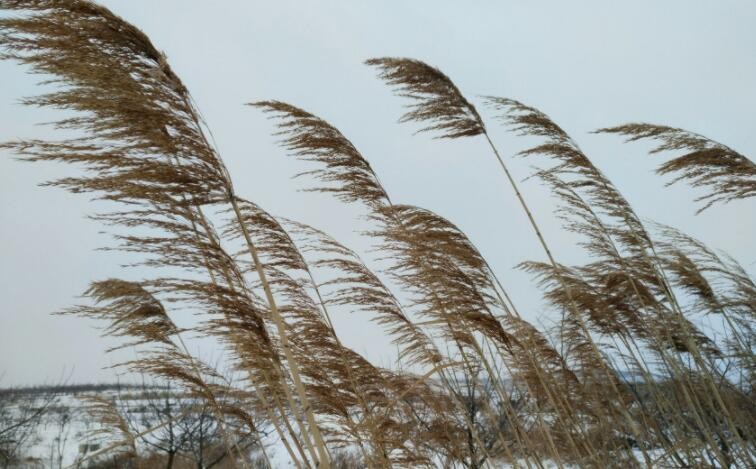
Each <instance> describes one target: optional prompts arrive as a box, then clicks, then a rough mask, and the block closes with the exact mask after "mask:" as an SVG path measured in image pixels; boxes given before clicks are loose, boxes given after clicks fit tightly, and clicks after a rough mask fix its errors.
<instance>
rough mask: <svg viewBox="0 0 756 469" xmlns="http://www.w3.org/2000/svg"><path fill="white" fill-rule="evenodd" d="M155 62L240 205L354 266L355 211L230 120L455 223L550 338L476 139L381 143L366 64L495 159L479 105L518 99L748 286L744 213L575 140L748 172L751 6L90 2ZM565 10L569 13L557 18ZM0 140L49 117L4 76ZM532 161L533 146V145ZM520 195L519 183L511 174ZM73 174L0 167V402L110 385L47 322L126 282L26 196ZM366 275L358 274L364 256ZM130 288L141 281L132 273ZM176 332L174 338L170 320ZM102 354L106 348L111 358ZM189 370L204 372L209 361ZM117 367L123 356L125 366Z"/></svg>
mask: <svg viewBox="0 0 756 469" xmlns="http://www.w3.org/2000/svg"><path fill="white" fill-rule="evenodd" d="M101 3H103V4H104V5H106V6H108V7H109V8H111V9H113V10H114V11H115V12H116V13H118V14H120V15H122V16H123V17H125V18H126V19H127V20H128V21H130V22H132V23H134V24H135V25H137V26H138V27H140V28H141V29H143V30H144V31H145V32H146V33H147V34H148V35H149V36H150V37H151V38H152V40H153V42H154V43H155V44H156V46H157V47H158V48H160V49H162V50H164V51H165V52H166V54H167V56H168V59H169V61H170V63H171V65H172V67H173V68H174V70H175V71H176V72H177V73H178V74H179V75H180V76H181V78H182V79H183V81H184V82H185V84H186V85H187V86H188V87H189V88H190V90H191V91H192V93H193V95H194V97H195V99H196V101H197V102H198V103H199V106H200V108H201V111H202V112H203V113H204V115H205V117H206V119H207V121H208V123H209V125H210V127H211V128H212V130H213V133H214V135H215V138H216V140H217V144H218V147H219V149H220V151H221V154H222V156H223V158H224V160H225V162H226V164H227V166H228V167H229V170H230V172H231V174H232V176H233V178H234V183H235V185H236V187H237V190H238V192H239V193H240V194H242V195H243V196H244V197H246V198H249V199H252V200H254V201H256V202H258V203H259V204H261V205H262V206H263V207H264V208H266V209H267V210H268V211H270V212H271V213H274V214H277V215H282V216H286V217H289V218H293V219H296V220H300V221H303V222H305V223H309V224H312V225H314V226H316V227H319V228H321V229H324V230H326V231H328V232H330V233H331V234H333V235H334V236H335V237H337V238H338V239H339V240H341V241H342V242H344V243H345V244H347V245H349V246H351V247H353V248H357V249H358V250H361V251H363V252H364V250H365V249H368V248H369V247H370V245H371V242H370V240H368V239H365V238H363V237H361V236H360V235H359V233H358V232H359V231H360V230H362V229H365V228H366V227H367V225H365V223H364V221H363V220H362V219H361V218H360V217H361V215H364V213H365V212H364V211H362V210H361V209H360V208H359V207H357V206H345V205H343V204H340V203H338V202H336V201H334V200H333V199H331V198H330V197H328V196H327V195H321V194H311V193H305V192H297V191H296V189H298V188H302V187H305V186H306V184H307V181H305V180H295V181H292V180H291V179H290V177H291V176H292V175H293V174H294V173H296V172H298V171H300V170H302V168H303V166H302V165H301V164H298V163H297V162H296V161H294V160H292V159H290V158H287V157H286V156H285V153H284V151H283V150H282V149H280V148H279V147H277V146H276V145H275V143H274V138H273V137H271V136H270V133H271V131H272V130H273V128H272V123H271V122H270V121H268V120H267V119H266V118H265V117H263V116H261V115H260V113H259V112H258V111H256V110H254V109H252V108H249V107H246V106H243V103H245V102H249V101H254V100H259V99H279V100H282V101H287V102H290V103H292V104H295V105H297V106H299V107H302V108H304V109H306V110H309V111H310V112H313V113H315V114H317V115H319V116H321V117H323V118H325V119H326V120H328V121H330V122H331V123H332V124H334V125H335V126H336V127H338V128H340V129H341V131H342V132H343V133H344V134H345V135H346V136H347V137H349V138H350V139H351V140H352V141H353V142H354V143H355V145H356V146H357V147H358V148H359V149H360V150H361V151H362V153H363V155H364V156H365V157H366V158H368V159H369V160H370V162H371V164H372V165H373V166H374V168H375V170H376V172H377V174H378V176H379V177H380V178H381V181H382V182H383V183H384V185H385V186H386V187H387V189H388V191H389V193H390V195H391V196H392V198H393V199H394V200H395V201H397V202H401V203H412V204H415V205H419V206H422V207H425V208H429V209H432V210H434V211H436V212H438V213H439V214H441V215H443V216H445V217H447V218H449V219H450V220H452V221H453V222H455V223H457V224H458V225H459V226H460V227H461V228H462V229H463V230H464V231H465V232H466V233H467V234H468V235H469V237H470V238H471V239H472V240H473V242H474V243H476V245H477V246H478V247H479V249H480V250H481V251H482V252H483V254H484V255H485V256H486V257H487V258H488V259H489V262H490V263H491V264H492V265H493V267H494V269H495V270H496V271H497V274H498V275H499V277H500V278H501V279H502V281H503V282H504V283H505V286H507V288H508V289H509V290H510V291H511V292H512V296H514V300H515V302H516V303H517V304H518V306H519V308H520V309H521V310H527V311H528V316H529V317H530V318H532V319H534V320H536V319H538V320H541V321H545V322H547V321H548V315H547V314H546V313H547V312H546V310H545V309H544V308H543V307H542V305H541V303H540V301H539V295H538V293H537V291H536V290H535V289H534V288H533V286H532V282H531V280H530V279H529V278H528V277H527V276H526V275H525V274H523V273H521V272H518V271H515V270H513V266H514V265H516V264H517V263H518V262H521V261H523V260H526V259H537V260H540V259H542V258H543V255H542V253H541V251H540V250H539V248H538V245H537V244H536V242H535V240H534V239H533V236H532V232H531V229H530V227H529V226H528V225H527V224H526V220H525V218H524V216H523V215H522V213H521V210H520V208H519V206H517V205H516V200H515V199H514V197H513V194H512V191H511V189H510V188H509V187H508V185H507V184H506V183H505V180H504V179H503V176H502V174H501V173H500V171H499V169H498V167H497V165H496V162H495V160H494V159H493V157H492V155H491V154H490V152H489V150H488V149H487V148H486V147H485V145H484V142H483V141H481V139H480V138H474V139H460V140H457V141H453V142H448V141H439V140H432V139H431V138H430V136H429V135H425V134H422V135H415V136H413V131H414V130H416V129H415V128H413V127H412V126H409V125H399V124H397V123H396V121H397V119H398V117H399V116H400V114H401V112H402V109H401V106H402V104H403V102H402V101H401V100H400V99H399V98H396V97H393V96H392V95H391V93H390V91H389V90H388V89H387V88H386V87H385V86H384V85H383V84H382V83H381V82H379V81H378V80H377V79H376V78H375V75H374V71H373V70H371V69H369V68H367V67H366V66H364V65H362V61H363V60H365V59H367V58H370V57H375V56H387V55H391V56H407V57H414V58H418V59H421V60H424V61H426V62H428V63H430V64H432V65H435V66H438V67H439V68H441V69H442V70H443V71H444V72H446V73H447V74H448V75H449V76H450V77H451V78H452V79H453V80H454V81H455V82H456V83H457V85H458V86H459V88H460V89H461V90H462V92H463V93H465V94H466V95H467V96H468V97H469V98H471V99H472V100H473V101H474V102H475V103H476V104H478V107H479V108H480V109H481V110H482V111H483V115H484V118H486V119H487V122H488V126H489V128H491V130H492V134H493V138H494V140H495V143H496V144H497V145H498V147H499V149H500V151H502V153H503V154H504V155H505V157H506V158H509V156H510V155H512V154H513V153H515V152H516V151H517V150H519V149H522V148H524V145H526V144H527V143H528V141H525V140H523V139H518V138H516V137H513V136H511V135H508V134H506V133H505V132H504V130H503V129H500V128H499V127H498V126H497V124H496V123H495V122H494V121H492V119H491V117H492V116H491V113H490V112H488V110H486V109H484V108H483V106H482V104H481V103H480V102H479V101H480V100H479V99H478V98H477V96H479V95H497V96H505V97H510V98H515V99H519V100H521V101H523V102H525V103H527V104H530V105H533V106H536V107H539V108H540V109H541V110H543V111H544V112H546V113H548V114H549V115H550V116H551V117H552V118H553V119H554V120H556V122H557V123H559V124H560V125H561V126H562V127H563V128H565V130H567V131H568V132H570V133H571V134H572V136H573V137H574V138H575V139H576V140H577V141H578V143H579V144H580V145H581V147H582V148H583V150H584V151H585V152H586V153H587V154H588V156H589V157H591V158H592V159H593V161H594V162H595V163H596V164H597V165H598V166H599V167H600V168H601V169H602V170H603V171H605V172H606V173H607V174H608V176H609V177H610V178H611V179H612V180H613V181H614V183H615V184H616V185H617V186H618V187H619V188H620V190H622V191H623V192H624V194H625V196H626V197H627V198H628V199H629V200H630V202H631V203H632V204H633V205H634V207H635V208H636V211H637V212H638V213H639V214H640V215H641V216H642V217H645V218H649V219H653V220H657V221H660V222H663V223H667V224H671V225H673V226H676V227H678V228H682V229H683V230H685V231H687V232H688V233H690V234H692V235H694V236H696V237H699V238H701V239H702V240H703V241H705V242H706V243H708V244H709V245H711V246H712V247H716V248H721V249H725V250H727V251H728V252H730V253H731V254H733V255H734V256H735V257H736V258H737V259H738V260H739V261H740V262H741V263H743V264H744V265H745V266H746V267H747V268H748V269H749V270H750V271H751V272H752V273H753V272H754V271H756V247H755V246H754V243H753V238H754V233H756V217H754V214H755V213H756V211H755V210H754V209H755V208H756V205H755V202H754V201H753V199H752V200H750V201H739V202H735V203H731V204H729V205H726V206H718V207H715V208H714V209H711V210H709V211H706V212H704V213H703V214H702V215H699V216H694V206H693V205H692V204H691V202H690V200H691V198H692V197H694V196H695V194H696V193H695V192H693V191H691V190H690V189H688V188H686V187H684V186H682V185H679V186H677V185H676V186H673V187H672V188H667V189H665V188H664V187H663V183H664V179H662V178H660V177H658V176H656V175H654V174H653V172H652V171H653V168H654V167H655V165H656V164H658V163H659V162H660V161H661V159H659V158H650V157H648V156H647V155H646V153H645V150H647V149H648V146H647V145H644V144H632V145H627V144H623V143H621V140H620V139H618V138H617V137H613V136H603V135H591V134H589V132H590V131H592V130H594V129H596V128H599V127H604V126H609V125H615V124H620V123H624V122H629V121H647V122H653V123H659V124H667V125H673V126H677V127H682V128H686V129H688V130H692V131H696V132H700V133H702V134H704V135H706V136H708V137H710V138H713V139H715V140H718V141H721V142H722V143H725V144H727V145H729V146H731V147H733V148H735V149H736V150H739V151H740V152H742V153H744V154H746V155H749V156H750V157H751V158H753V155H754V154H756V133H754V132H753V112H754V109H756V87H755V86H754V83H756V54H754V44H756V29H754V28H753V25H754V24H756V3H754V2H752V1H746V0H743V1H719V2H702V1H687V0H686V1H666V2H658V1H632V2H631V1H626V2H605V1H581V2H557V1H552V2H545V1H535V2H522V1H498V2H492V1H491V2H452V1H415V2H400V1H383V2H364V1H346V0H345V1H340V2H336V1H324V2H305V1H299V2H293V1H276V2H262V1H241V0H239V1H224V2H214V5H213V6H214V8H212V9H210V8H208V7H207V5H208V4H207V2H199V1H186V0H167V1H166V0H164V1H160V2H155V1H152V0H134V1H129V2H124V1H121V2H119V1H104V2H101ZM568 3H569V5H568ZM0 77H2V78H1V79H0V83H1V86H0V140H10V139H15V138H28V137H42V138H44V137H45V135H46V134H47V132H48V130H47V129H46V128H45V127H40V126H37V125H35V124H37V123H40V122H45V121H50V120H52V119H54V118H55V115H54V114H53V113H51V112H50V111H40V110H32V109H25V108H22V107H21V106H20V105H18V104H17V100H18V99H19V98H20V97H22V96H25V95H29V94H33V93H35V87H34V83H35V81H36V80H37V77H30V76H28V75H25V74H24V72H23V69H21V68H20V67H18V66H17V65H15V64H12V63H0ZM531 143H532V142H531ZM511 164H512V168H513V170H514V172H515V173H516V175H517V177H518V178H519V179H523V178H524V177H525V176H526V175H527V174H528V171H529V164H530V163H527V162H523V161H513V162H512V163H511ZM70 171H71V169H70V168H64V167H60V166H56V165H28V164H22V163H20V162H17V161H14V160H12V159H11V158H10V157H9V155H7V154H4V153H2V152H0V182H2V183H1V184H0V386H5V385H13V384H31V383H43V382H53V381H57V380H59V379H60V378H61V377H62V376H69V375H70V378H71V380H72V381H95V380H103V379H111V378H112V372H111V371H108V370H103V367H107V366H109V365H110V364H112V363H113V362H114V361H115V360H116V358H119V357H109V356H106V355H105V354H104V350H105V348H106V347H107V346H108V345H109V343H107V342H106V341H104V340H103V339H101V338H99V333H98V331H97V330H96V329H95V328H94V324H93V323H90V322H87V321H85V320H81V319H78V318H67V317H57V316H51V315H50V314H49V313H50V312H53V311H56V310H60V309H62V308H65V307H67V306H71V305H73V304H75V303H76V301H77V299H76V296H77V295H79V294H81V293H82V292H83V291H84V290H85V289H86V286H87V285H88V283H89V282H90V281H93V280H99V279H103V278H107V277H124V276H126V277H128V278H136V279H138V278H139V277H140V272H134V271H130V272H124V271H123V269H121V268H120V267H119V262H122V261H123V259H122V258H119V257H118V256H114V255H113V254H108V253H103V252H96V251H95V248H97V247H101V246H105V245H108V244H109V242H110V241H109V238H108V236H106V235H102V234H98V232H99V231H100V228H99V227H98V226H97V225H96V224H95V223H93V222H90V221H88V220H86V219H85V216H86V215H87V214H91V213H93V212H94V210H95V208H96V207H95V206H94V205H93V204H91V203H89V202H88V201H87V200H86V197H82V196H74V195H70V194H67V193H65V192H62V191H60V190H56V189H50V188H41V187H38V186H37V184H38V183H39V182H42V181H45V180H47V179H50V178H54V177H58V176H60V175H63V174H70ZM523 191H524V193H525V196H526V197H527V198H528V199H529V200H530V201H531V202H532V204H533V205H534V207H535V211H536V217H537V218H538V221H539V222H540V223H541V224H542V225H543V226H544V227H545V232H546V236H547V238H548V240H549V242H550V243H551V244H552V245H553V247H554V248H555V251H556V253H557V258H558V260H560V261H575V260H580V255H579V251H578V250H577V249H575V248H574V246H572V242H573V241H574V240H573V239H572V238H569V237H565V236H562V235H560V234H559V230H558V225H557V223H556V222H555V221H554V220H552V216H551V207H552V204H551V201H550V200H549V199H548V196H547V194H546V193H545V192H544V191H543V189H542V188H541V187H540V186H538V185H537V183H535V182H534V181H528V182H526V183H524V184H523ZM368 257H369V256H368ZM144 275H149V273H147V272H145V273H144ZM365 319H366V318H364V317H348V316H340V317H338V318H336V323H337V329H338V330H339V334H340V336H341V337H342V339H343V340H344V342H345V343H347V344H348V345H352V346H353V347H354V348H355V349H356V350H357V351H358V352H361V353H365V354H367V355H368V357H369V358H371V359H372V360H373V361H375V362H376V363H378V364H382V365H387V364H388V362H389V360H390V357H391V356H392V350H391V348H390V347H387V345H386V342H385V340H383V339H382V338H381V337H380V336H381V334H380V332H379V330H378V329H377V328H376V327H375V326H372V325H371V326H367V327H365V326H364V321H365ZM179 320H180V321H181V320H184V319H179ZM110 344H111V345H112V343H110ZM203 353H211V352H210V351H207V350H206V351H204V352H203ZM124 356H128V353H126V354H125V355H124V354H122V355H120V357H121V358H122V357H124Z"/></svg>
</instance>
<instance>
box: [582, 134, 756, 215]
mask: <svg viewBox="0 0 756 469" xmlns="http://www.w3.org/2000/svg"><path fill="white" fill-rule="evenodd" d="M596 132H597V133H613V134H619V135H623V136H625V137H627V140H626V141H628V142H633V141H637V140H645V139H648V140H652V141H654V142H657V145H656V146H655V147H654V148H653V149H651V151H650V153H651V154H656V153H662V152H679V151H682V152H685V154H683V155H681V156H677V157H675V158H672V159H671V160H669V161H666V162H664V163H662V164H661V165H659V167H658V169H657V170H656V172H657V173H658V174H662V175H666V174H671V175H673V176H674V178H673V179H672V180H671V181H670V182H668V183H667V185H671V184H674V183H675V182H678V181H686V182H688V183H689V184H690V185H691V186H693V187H703V188H705V189H706V190H707V191H706V192H707V193H706V194H704V195H701V196H699V197H697V198H696V199H695V200H696V202H701V203H702V206H701V207H700V208H699V209H698V210H697V211H696V213H701V212H703V211H704V210H706V209H707V208H709V207H712V206H714V205H716V204H719V203H727V202H730V201H733V200H737V199H747V198H750V197H756V163H754V162H753V161H751V160H750V159H748V158H747V157H746V156H744V155H743V154H741V153H738V152H737V151H735V150H733V149H732V148H730V147H728V146H727V145H724V144H722V143H719V142H716V141H714V140H711V139H709V138H706V137H704V136H702V135H699V134H697V133H693V132H689V131H687V130H683V129H678V128H675V127H668V126H664V125H654V124H646V123H632V124H625V125H620V126H617V127H607V128H603V129H599V130H597V131H596Z"/></svg>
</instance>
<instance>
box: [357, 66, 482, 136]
mask: <svg viewBox="0 0 756 469" xmlns="http://www.w3.org/2000/svg"><path fill="white" fill-rule="evenodd" d="M365 63H366V64H367V65H370V66H374V67H377V68H378V69H379V70H380V74H379V77H380V78H381V79H383V80H384V81H386V82H387V83H388V84H390V85H393V86H395V87H396V88H397V94H398V95H399V96H403V97H406V98H409V99H411V100H413V101H414V103H413V104H411V105H409V108H410V111H409V112H407V113H406V114H404V115H403V116H402V118H401V119H400V120H399V122H412V121H417V122H427V123H429V125H428V127H424V128H422V129H421V130H420V131H421V132H438V133H439V135H438V137H437V138H459V137H472V136H474V135H480V134H482V133H483V132H485V126H484V125H483V121H482V120H481V118H480V116H479V115H478V111H477V110H476V109H475V106H473V105H472V104H470V102H469V101H467V99H465V97H464V96H463V95H462V93H460V92H459V89H457V86H456V85H455V84H454V83H453V82H452V81H451V80H450V79H449V77H447V76H446V75H444V73H443V72H441V70H439V69H437V68H435V67H431V66H430V65H428V64H426V63H424V62H421V61H419V60H413V59H406V58H393V57H383V58H375V59H369V60H366V61H365Z"/></svg>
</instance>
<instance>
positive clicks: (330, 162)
mask: <svg viewBox="0 0 756 469" xmlns="http://www.w3.org/2000/svg"><path fill="white" fill-rule="evenodd" d="M250 105H251V106H255V107H257V108H260V109H262V110H263V112H266V113H271V114H272V115H273V117H275V118H277V119H279V120H280V122H279V123H278V127H279V129H280V131H279V132H278V133H277V135H279V136H281V144H282V145H283V146H284V147H285V148H287V149H288V150H289V151H290V152H291V154H292V155H294V156H296V157H298V158H301V159H303V160H305V161H313V162H317V163H320V164H321V165H322V166H323V168H319V169H315V170H312V171H307V172H304V173H301V175H311V176H314V177H317V178H318V179H320V180H322V181H323V182H326V183H328V184H329V186H325V187H317V188H314V189H310V190H313V191H317V192H332V193H334V194H335V195H336V196H337V197H338V198H339V199H341V200H343V201H345V202H357V201H360V202H363V203H366V204H368V205H370V206H380V205H382V204H384V203H386V191H385V190H384V189H383V186H381V183H380V181H378V178H377V177H376V176H375V173H374V172H373V169H372V168H371V167H370V164H369V163H368V162H367V160H366V159H364V158H363V157H362V156H361V155H360V153H359V151H357V149H356V148H355V147H354V145H353V144H352V142H350V141H349V139H347V138H346V137H345V136H344V135H343V134H342V133H341V132H340V131H339V130H338V129H336V128H335V127H333V126H332V125H330V124H329V123H328V122H326V121H324V120H323V119H321V118H319V117H317V116H315V115H313V114H310V113H309V112H307V111H304V110H302V109H299V108H297V107H295V106H292V105H290V104H286V103H282V102H280V101H259V102H255V103H250ZM330 184H332V185H330Z"/></svg>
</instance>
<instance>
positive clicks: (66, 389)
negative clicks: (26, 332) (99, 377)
mask: <svg viewBox="0 0 756 469" xmlns="http://www.w3.org/2000/svg"><path fill="white" fill-rule="evenodd" d="M147 389H150V390H157V389H167V387H166V386H160V385H153V384H146V383H142V384H135V383H82V384H55V385H52V384H42V385H36V386H19V387H9V388H0V397H5V396H9V395H45V394H79V393H84V392H98V393H99V392H104V391H128V390H147Z"/></svg>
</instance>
